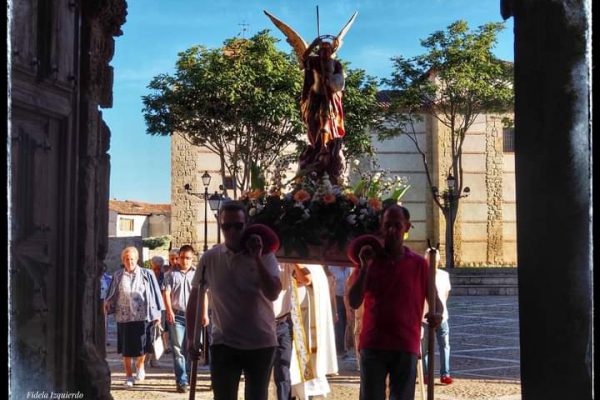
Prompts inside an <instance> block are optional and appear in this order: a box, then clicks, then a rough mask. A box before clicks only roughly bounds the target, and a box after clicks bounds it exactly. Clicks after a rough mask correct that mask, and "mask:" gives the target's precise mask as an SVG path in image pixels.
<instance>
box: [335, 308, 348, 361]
mask: <svg viewBox="0 0 600 400" xmlns="http://www.w3.org/2000/svg"><path fill="white" fill-rule="evenodd" d="M335 300H336V308H337V310H336V312H337V314H338V320H337V321H336V322H335V325H334V328H335V347H336V350H337V353H338V354H342V353H345V352H346V324H347V321H346V306H345V304H344V297H343V296H335Z"/></svg>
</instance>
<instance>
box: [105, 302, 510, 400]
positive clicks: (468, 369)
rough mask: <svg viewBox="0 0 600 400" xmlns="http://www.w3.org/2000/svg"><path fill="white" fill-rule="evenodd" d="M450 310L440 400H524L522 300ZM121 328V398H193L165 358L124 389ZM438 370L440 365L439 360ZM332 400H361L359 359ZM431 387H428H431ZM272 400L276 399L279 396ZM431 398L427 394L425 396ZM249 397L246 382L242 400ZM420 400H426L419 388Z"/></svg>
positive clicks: (114, 364) (202, 378)
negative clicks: (447, 373)
mask: <svg viewBox="0 0 600 400" xmlns="http://www.w3.org/2000/svg"><path fill="white" fill-rule="evenodd" d="M448 308H449V312H450V346H451V359H450V368H451V374H452V376H453V378H454V379H455V380H454V383H453V384H451V385H443V384H441V383H440V382H439V377H437V376H436V385H435V398H436V399H440V400H450V399H452V400H466V399H469V400H484V399H485V400H518V399H521V387H520V369H519V326H518V322H519V321H518V299H517V297H516V296H456V297H450V299H449V301H448ZM115 334H116V326H115V325H114V322H112V321H111V323H110V324H109V343H110V345H109V346H108V347H107V361H108V363H109V365H110V368H111V371H112V389H111V393H112V395H113V396H114V398H115V399H187V398H188V395H187V394H180V393H177V392H176V390H175V381H174V374H173V372H172V370H173V366H172V358H171V355H170V354H165V355H163V357H162V358H161V359H160V360H159V361H158V365H157V367H155V368H152V367H149V366H148V367H147V369H146V380H145V381H144V382H143V383H142V384H139V385H135V386H134V388H133V389H129V390H127V389H125V388H124V387H123V381H124V372H123V365H122V362H121V358H120V356H119V355H118V354H116V336H115ZM435 364H436V371H439V368H438V366H439V362H438V360H437V357H436V361H435ZM329 382H330V384H331V386H332V392H331V393H330V394H329V396H327V399H333V400H338V399H340V400H341V399H358V388H359V377H358V371H357V370H356V360H355V359H352V358H350V359H346V360H343V361H342V360H340V373H339V375H337V376H333V377H330V378H329ZM198 384H199V387H198V389H199V392H198V393H197V395H196V398H197V399H199V400H205V399H206V400H209V399H212V393H211V391H210V378H209V375H208V372H206V371H202V372H201V373H200V374H199V376H198ZM425 388H426V386H425ZM271 392H272V395H271V396H270V398H269V400H274V399H275V396H274V395H273V391H271ZM423 398H426V395H425V397H423ZM239 399H243V382H242V384H241V385H240V397H239ZM415 400H421V392H420V390H419V385H418V384H417V388H416V395H415Z"/></svg>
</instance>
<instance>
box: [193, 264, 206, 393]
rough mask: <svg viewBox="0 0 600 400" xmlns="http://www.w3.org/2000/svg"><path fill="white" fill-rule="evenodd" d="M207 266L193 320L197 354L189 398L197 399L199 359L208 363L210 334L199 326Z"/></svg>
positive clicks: (203, 269) (194, 357)
mask: <svg viewBox="0 0 600 400" xmlns="http://www.w3.org/2000/svg"><path fill="white" fill-rule="evenodd" d="M205 270H206V268H202V279H201V280H200V286H199V287H198V297H197V298H196V305H195V309H194V320H193V321H191V322H192V332H193V333H192V337H193V338H194V349H196V350H197V351H196V352H195V353H196V354H197V356H193V355H192V354H190V356H191V357H192V368H191V376H190V397H189V400H195V398H196V381H197V377H198V360H199V359H200V358H203V359H204V362H205V363H206V362H207V361H208V340H207V339H208V336H207V328H206V327H203V326H199V325H200V324H201V323H202V310H203V309H204V293H205V286H206V285H205V281H204V271H205Z"/></svg>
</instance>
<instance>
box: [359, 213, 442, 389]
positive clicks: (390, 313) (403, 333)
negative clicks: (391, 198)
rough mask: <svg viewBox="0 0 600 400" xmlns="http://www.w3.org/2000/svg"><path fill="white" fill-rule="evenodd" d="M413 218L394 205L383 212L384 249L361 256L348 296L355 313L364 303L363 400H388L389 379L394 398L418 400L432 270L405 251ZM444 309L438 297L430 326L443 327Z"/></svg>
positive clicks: (362, 252)
mask: <svg viewBox="0 0 600 400" xmlns="http://www.w3.org/2000/svg"><path fill="white" fill-rule="evenodd" d="M410 227H411V224H410V213H409V212H408V210H407V209H406V208H405V207H402V206H399V205H392V206H390V207H389V208H387V209H386V210H384V212H383V216H382V220H381V235H382V236H383V238H384V246H383V249H382V250H381V251H380V252H378V253H375V251H374V250H373V248H372V247H371V246H368V245H367V246H363V248H362V249H360V251H359V258H360V268H357V269H356V270H355V271H354V272H353V273H352V276H351V278H350V282H351V284H350V289H349V292H348V296H349V301H350V306H351V307H352V308H354V309H357V308H359V307H360V305H361V304H363V303H364V314H363V321H362V322H363V323H362V330H361V333H360V338H359V343H360V400H379V399H385V381H386V377H387V375H388V374H389V379H390V398H392V399H395V400H413V399H414V393H415V380H416V371H417V367H416V365H417V356H418V354H419V347H420V338H421V320H422V315H423V306H424V303H425V299H426V298H427V288H428V285H429V269H428V267H427V262H426V261H425V259H424V258H423V257H421V256H420V255H418V254H416V253H413V252H412V251H411V250H410V249H408V248H407V247H405V246H404V235H405V233H406V232H407V231H408V230H409V229H410ZM442 311H443V306H442V303H441V302H440V300H439V298H437V295H436V314H435V315H428V316H427V318H428V321H429V323H430V324H432V325H433V326H438V325H439V323H440V322H441V319H442Z"/></svg>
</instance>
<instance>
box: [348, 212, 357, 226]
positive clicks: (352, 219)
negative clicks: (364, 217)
mask: <svg viewBox="0 0 600 400" xmlns="http://www.w3.org/2000/svg"><path fill="white" fill-rule="evenodd" d="M346 222H348V223H349V224H350V225H356V215H354V214H350V215H348V216H347V217H346Z"/></svg>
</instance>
